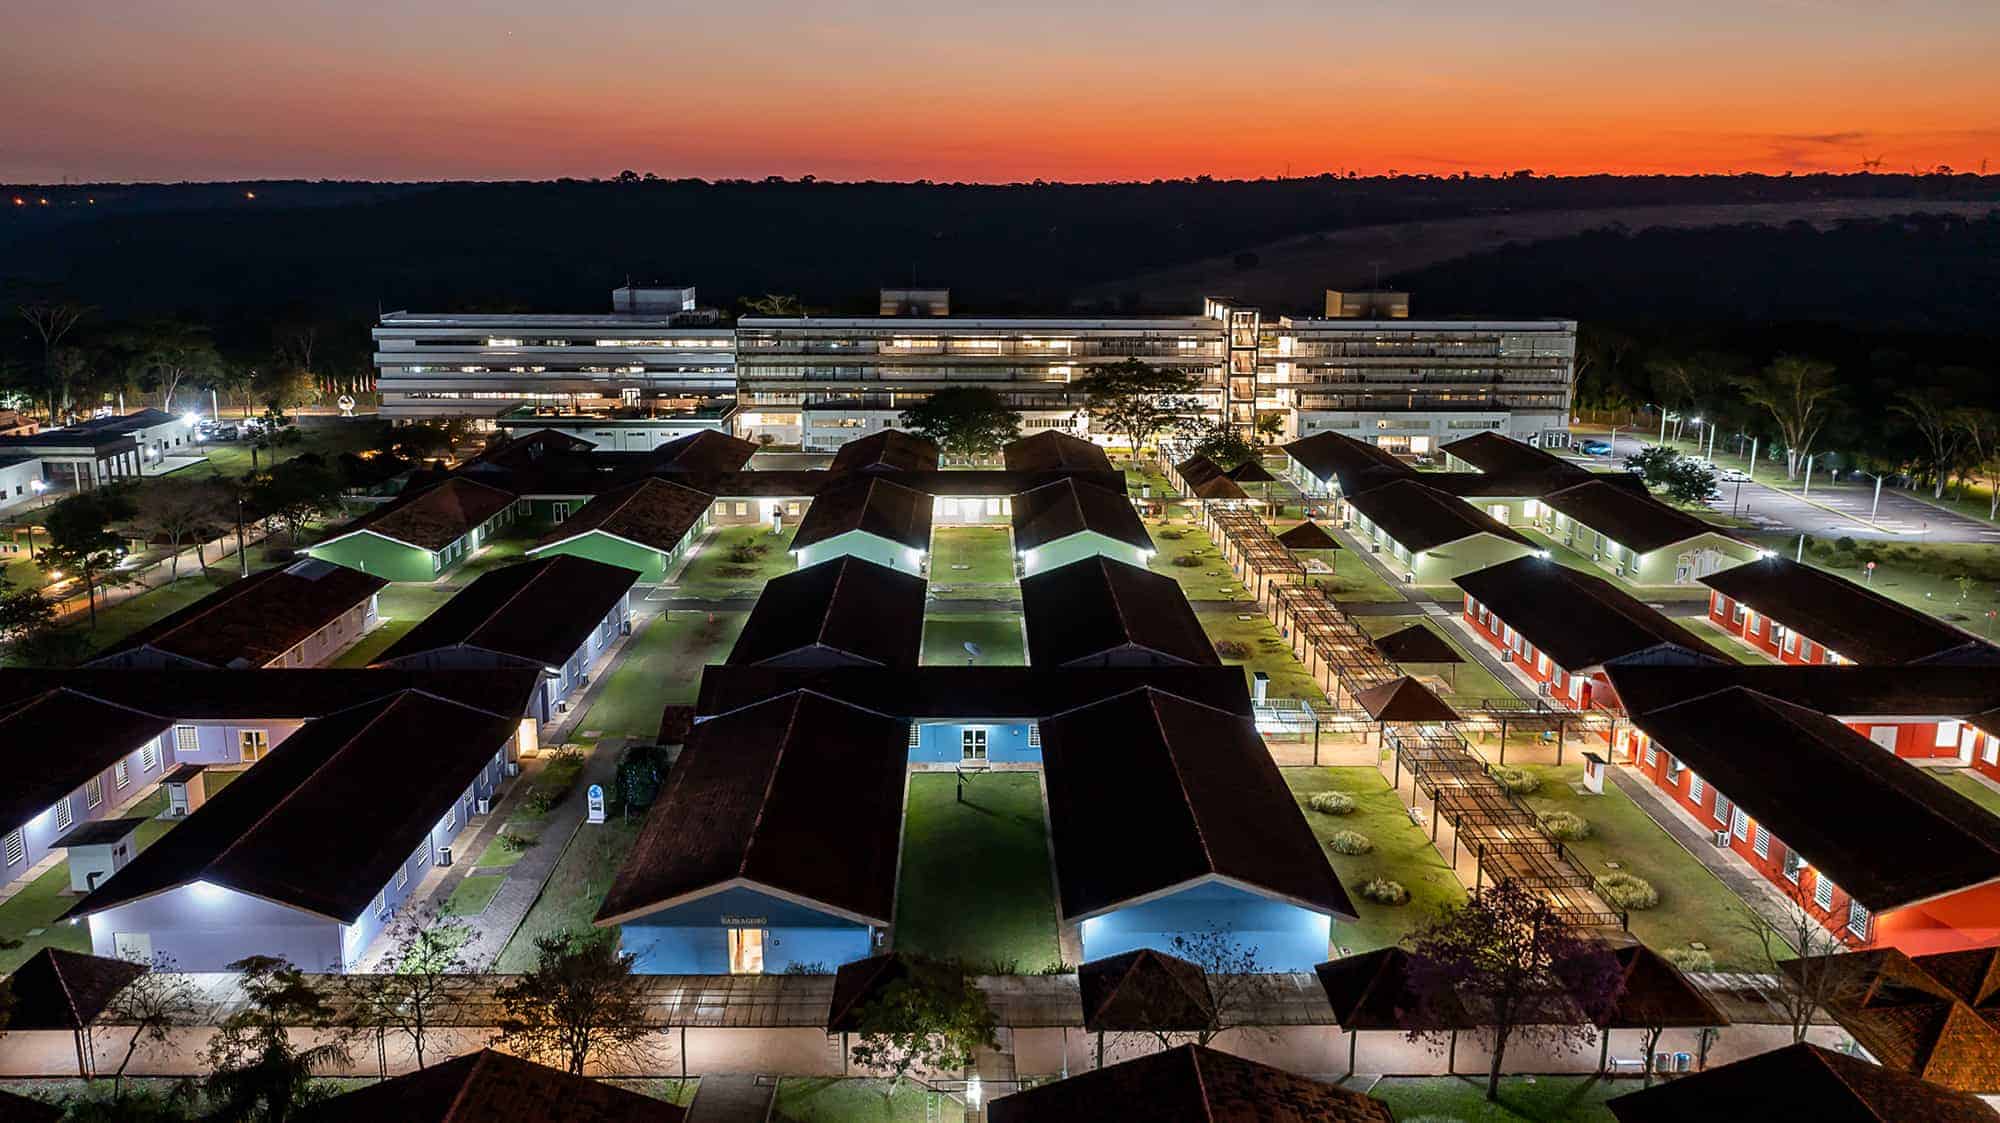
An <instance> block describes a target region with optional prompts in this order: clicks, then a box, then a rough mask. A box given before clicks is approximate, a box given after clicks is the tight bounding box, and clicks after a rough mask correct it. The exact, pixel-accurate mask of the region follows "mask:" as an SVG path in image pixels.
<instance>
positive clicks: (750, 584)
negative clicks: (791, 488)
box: [673, 523, 795, 600]
mask: <svg viewBox="0 0 2000 1123" xmlns="http://www.w3.org/2000/svg"><path fill="white" fill-rule="evenodd" d="M794 530H795V528H794V527H793V526H791V525H789V524H788V525H787V526H786V527H785V529H784V531H783V532H782V533H780V534H772V533H771V527H770V524H768V523H750V524H747V525H744V526H725V527H722V528H720V529H718V530H713V531H710V532H709V535H708V537H707V538H706V539H704V540H703V541H702V543H701V547H700V548H699V549H698V550H696V551H695V554H694V556H693V557H691V558H689V559H688V561H687V565H686V566H685V567H684V568H683V569H682V570H681V575H680V579H679V580H678V581H676V582H674V585H673V588H674V591H675V593H677V594H678V595H680V596H684V597H711V598H715V599H718V600H719V599H722V598H726V597H755V596H756V595H757V594H758V593H760V592H762V591H763V589H764V582H766V581H769V580H770V579H771V578H773V577H783V576H784V575H785V574H787V573H790V572H791V571H792V554H791V549H792V534H793V532H794ZM760 551H761V552H760Z"/></svg>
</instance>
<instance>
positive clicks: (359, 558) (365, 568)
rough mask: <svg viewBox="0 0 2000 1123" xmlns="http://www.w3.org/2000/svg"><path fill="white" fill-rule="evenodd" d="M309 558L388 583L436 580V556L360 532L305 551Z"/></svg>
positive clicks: (426, 551) (420, 549)
mask: <svg viewBox="0 0 2000 1123" xmlns="http://www.w3.org/2000/svg"><path fill="white" fill-rule="evenodd" d="M305 552H306V554H307V555H308V556H310V557H315V558H320V559H323V560H325V561H330V562H332V563H334V564H335V565H344V566H346V567H347V568H349V569H358V570H360V571H361V572H363V573H372V574H374V575H375V576H377V577H383V578H387V579H388V580H390V581H431V580H434V579H435V578H436V577H437V568H436V560H435V556H434V555H433V554H432V553H431V552H430V551H429V550H426V549H423V548H422V547H419V546H412V545H410V544H408V543H406V542H396V541H393V540H391V539H388V538H383V537H382V536H380V535H378V534H370V533H369V532H367V531H365V530H364V531H361V532H360V533H358V534H350V535H348V536H347V537H345V538H342V539H339V540H337V541H334V542H325V543H321V544H320V545H317V546H310V547H307V548H306V551H305Z"/></svg>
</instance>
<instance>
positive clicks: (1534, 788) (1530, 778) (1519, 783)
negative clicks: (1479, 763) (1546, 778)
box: [1493, 768, 1542, 795]
mask: <svg viewBox="0 0 2000 1123" xmlns="http://www.w3.org/2000/svg"><path fill="white" fill-rule="evenodd" d="M1493 778H1494V779H1495V780H1498V781H1500V786H1501V787H1503V788H1506V789H1507V790H1508V791H1510V792H1513V793H1514V794H1515V795H1529V794H1532V793H1534V792H1538V791H1541V790H1542V778H1541V777H1540V776H1537V775H1535V774H1534V773H1533V772H1530V771H1528V770H1527V769H1525V768H1495V769H1494V770H1493Z"/></svg>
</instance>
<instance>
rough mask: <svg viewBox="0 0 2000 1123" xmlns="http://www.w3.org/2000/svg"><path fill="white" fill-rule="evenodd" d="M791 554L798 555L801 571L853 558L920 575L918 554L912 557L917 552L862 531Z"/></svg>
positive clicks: (920, 563)
mask: <svg viewBox="0 0 2000 1123" xmlns="http://www.w3.org/2000/svg"><path fill="white" fill-rule="evenodd" d="M794 552H795V553H797V554H798V556H799V568H800V569H804V568H805V567H807V566H809V565H818V564H819V563H820V562H823V561H832V560H833V559H834V558H838V557H854V558H860V559H861V560H863V561H872V562H874V563H875V564H876V565H886V566H888V567H889V568H890V569H896V570H901V571H902V572H904V573H907V574H910V575H911V576H913V577H922V576H923V556H922V555H921V554H917V555H916V556H915V557H912V556H911V555H912V554H915V553H916V552H915V551H913V550H911V549H910V548H909V547H907V546H904V545H903V544H902V543H900V542H891V541H889V540H888V539H887V538H880V537H877V536H875V535H873V534H870V533H868V532H867V531H865V530H850V531H848V532H847V533H845V534H836V535H834V536H833V537H832V538H828V539H825V540H824V541H820V542H815V543H813V544H812V545H810V546H807V547H804V548H803V549H800V550H797V551H794Z"/></svg>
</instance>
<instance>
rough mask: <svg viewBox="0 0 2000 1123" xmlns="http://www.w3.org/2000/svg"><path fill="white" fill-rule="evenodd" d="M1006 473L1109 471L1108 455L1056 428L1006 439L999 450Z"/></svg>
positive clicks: (1111, 469) (1110, 466)
mask: <svg viewBox="0 0 2000 1123" xmlns="http://www.w3.org/2000/svg"><path fill="white" fill-rule="evenodd" d="M1000 455H1001V457H1002V459H1003V460H1004V461H1005V462H1006V465H1007V470H1008V471H1009V472H1067V471H1080V472H1112V471H1116V470H1117V469H1115V468H1113V467H1112V464H1111V457H1110V456H1108V455H1106V454H1105V452H1104V450H1103V449H1102V448H1099V447H1098V446H1097V445H1095V444H1092V443H1091V442H1089V441H1086V440H1084V439H1083V438H1082V437H1072V436H1070V435H1069V434H1068V433H1064V432H1061V431H1060V430H1056V429H1044V430H1042V431H1041V432H1039V433H1036V434H1035V435H1034V436H1031V437H1022V438H1021V439H1020V440H1018V441H1009V442H1008V443H1007V446H1006V447H1005V448H1002V449H1001V450H1000Z"/></svg>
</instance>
